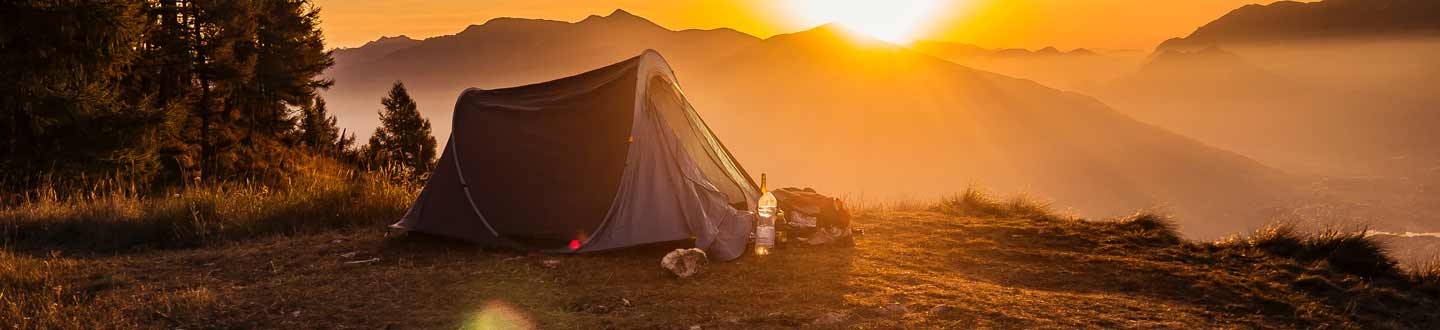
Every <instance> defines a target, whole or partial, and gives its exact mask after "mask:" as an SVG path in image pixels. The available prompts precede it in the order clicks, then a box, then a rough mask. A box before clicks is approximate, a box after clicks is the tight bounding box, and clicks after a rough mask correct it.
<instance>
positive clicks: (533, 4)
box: [317, 0, 1263, 50]
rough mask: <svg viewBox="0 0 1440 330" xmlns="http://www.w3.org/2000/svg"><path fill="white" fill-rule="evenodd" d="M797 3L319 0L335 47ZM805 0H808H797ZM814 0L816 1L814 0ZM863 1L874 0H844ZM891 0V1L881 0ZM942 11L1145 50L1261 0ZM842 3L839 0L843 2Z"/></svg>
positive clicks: (996, 43) (782, 12) (944, 2)
mask: <svg viewBox="0 0 1440 330" xmlns="http://www.w3.org/2000/svg"><path fill="white" fill-rule="evenodd" d="M789 2H791V1H788V0H787V1H766V0H694V1H654V0H618V1H602V0H563V1H562V0H491V1H464V0H435V1H418V0H406V1H385V0H318V1H317V3H318V4H319V5H320V6H321V8H322V9H323V12H324V15H325V19H324V22H323V25H322V27H323V29H324V31H325V34H326V38H327V40H326V41H327V43H328V44H329V45H330V46H331V47H355V46H360V45H362V44H364V43H365V42H368V41H371V40H375V39H377V38H379V37H381V36H396V35H407V36H410V37H412V38H416V39H423V38H426V37H432V36H438V35H446V34H453V33H456V32H459V31H460V30H463V29H464V28H465V27H466V26H469V25H471V24H478V23H480V22H484V21H487V20H489V19H492V18H496V17H506V16H508V17H525V18H541V19H552V20H560V21H577V20H580V19H582V18H584V17H586V16H588V15H604V14H605V13H608V12H610V11H611V10H614V9H615V8H625V9H626V10H627V11H630V12H632V13H635V14H636V15H639V16H642V17H645V18H648V19H650V20H652V21H654V22H656V23H658V24H660V25H662V26H665V27H668V28H671V29H675V30H683V29H692V28H694V29H712V28H720V27H727V28H732V29H735V30H737V31H740V32H744V33H747V34H750V35H754V36H757V37H761V38H766V37H770V36H773V35H776V34H783V33H790V32H796V31H800V30H804V29H808V28H810V27H813V26H814V25H817V24H818V23H817V22H815V21H814V20H812V19H809V18H807V17H799V16H798V15H794V14H793V12H792V11H791V10H789V9H788V8H787V6H789ZM800 2H805V1H800ZM809 2H814V1H809ZM842 2H846V3H864V2H872V1H842ZM878 2H885V1H878ZM935 2H938V3H939V5H938V6H937V7H938V8H943V10H942V11H941V12H938V13H935V14H934V16H935V17H933V18H931V20H932V21H933V22H932V24H927V26H926V27H925V28H924V29H922V30H920V31H916V32H917V35H915V36H913V37H912V38H911V39H917V40H918V39H927V40H946V41H957V42H965V43H972V44H977V45H980V46H985V47H992V48H1040V47H1045V46H1055V47H1060V48H1063V49H1070V48H1080V47H1092V48H1113V49H1144V50H1148V49H1150V48H1152V47H1154V46H1155V45H1156V44H1158V43H1159V42H1161V41H1164V40H1165V39H1168V38H1172V37H1176V36H1183V35H1186V34H1188V33H1190V31H1193V30H1194V29H1195V27H1197V26H1200V25H1201V24H1204V23H1205V22H1208V21H1210V20H1212V19H1214V18H1215V17H1218V16H1220V15H1224V14H1225V13H1226V12H1228V11H1230V10H1232V9H1235V8H1236V7H1239V6H1242V5H1245V4H1251V3H1263V1H1256V0H1183V1H1148V0H1091V1H1070V0H935ZM841 5H843V4H841Z"/></svg>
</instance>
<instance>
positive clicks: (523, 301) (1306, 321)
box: [0, 192, 1440, 329]
mask: <svg viewBox="0 0 1440 330" xmlns="http://www.w3.org/2000/svg"><path fill="white" fill-rule="evenodd" d="M283 194H284V193H280V195H283ZM171 198H175V197H171ZM180 198H184V197H183V196H182V197H180ZM162 199H169V198H162ZM241 201H245V200H244V199H241ZM350 205H370V203H364V202H361V203H356V204H350ZM400 211H401V210H399V209H390V210H388V211H383V212H389V213H390V214H388V216H392V217H394V216H399V212H400ZM0 214H4V216H3V218H0V219H3V220H4V221H5V224H6V225H7V227H10V226H14V225H16V224H17V223H24V222H27V221H34V219H30V218H19V217H17V216H16V214H25V212H24V211H17V210H16V209H9V210H6V212H4V213H0ZM222 214H223V212H222ZM376 216H377V217H379V216H380V215H379V214H378V213H377V215H376ZM52 220H53V219H50V220H45V221H52ZM290 220H291V222H292V223H308V222H312V221H318V220H306V219H304V218H293V219H290ZM368 221H369V220H366V221H361V222H355V223H349V224H348V225H343V226H341V228H344V229H335V230H313V231H310V230H307V231H278V232H272V233H268V234H267V233H261V232H258V231H250V232H248V233H252V234H254V235H256V236H254V237H255V238H251V239H242V238H243V237H240V236H239V235H238V234H237V236H231V237H229V238H230V239H227V240H211V241H205V242H204V243H199V244H193V245H190V246H192V247H191V248H181V249H150V248H136V249H130V250H114V249H110V250H105V251H108V252H105V253H94V252H98V251H96V250H85V249H84V248H81V247H83V246H82V245H70V244H62V245H61V247H67V248H69V249H68V250H65V251H66V252H47V250H49V249H46V248H41V247H40V246H39V245H42V243H41V242H36V241H28V240H18V241H16V240H12V239H10V238H7V243H17V242H18V243H25V244H21V245H23V246H26V248H7V249H6V250H5V251H4V252H3V253H0V324H6V325H11V326H12V327H13V328H17V329H141V328H144V329H152V328H184V329H233V328H286V329H341V328H365V329H374V328H383V329H456V328H460V329H497V328H502V329H503V328H504V327H501V326H505V325H530V326H534V327H539V328H549V329H569V328H592V329H593V328H617V329H636V328H638V329H676V328H680V329H685V328H693V326H699V327H700V328H701V329H756V328H760V329H764V328H796V327H806V328H819V329H828V328H836V329H838V328H860V329H872V328H971V329H1033V328H1054V329H1175V328H1194V329H1433V328H1435V327H1437V326H1440V316H1437V315H1435V314H1434V313H1433V311H1434V310H1436V308H1437V307H1440V286H1437V285H1440V277H1437V274H1436V272H1435V268H1433V267H1432V268H1431V270H1430V271H1429V272H1414V273H1407V272H1402V271H1400V270H1399V269H1397V268H1395V267H1394V264H1393V262H1391V261H1390V259H1388V258H1387V257H1386V256H1385V255H1384V254H1383V253H1381V250H1380V249H1378V246H1377V245H1375V244H1374V242H1372V241H1369V240H1367V239H1365V238H1364V237H1363V236H1359V235H1352V234H1346V233H1342V232H1333V233H1327V234H1322V235H1315V236H1305V235H1299V234H1297V233H1295V232H1293V231H1292V230H1288V229H1285V228H1277V229H1274V230H1268V231H1264V232H1262V233H1259V234H1257V235H1253V236H1250V237H1239V238H1234V239H1230V240H1226V241H1222V242H1212V243H1198V242H1187V241H1184V240H1181V239H1180V238H1178V237H1177V236H1176V234H1175V231H1174V228H1173V224H1172V223H1171V222H1170V221H1169V220H1168V219H1166V218H1164V217H1160V216H1156V215H1150V214H1142V215H1137V216H1134V217H1130V218H1127V219H1120V220H1114V221H1085V220H1079V219H1073V218H1069V217H1065V216H1058V215H1054V214H1052V213H1050V212H1049V210H1048V208H1047V207H1046V206H1045V205H1041V204H1037V203H1034V202H1030V201H1027V200H1024V199H1016V200H1010V201H1000V200H995V199H993V198H990V197H988V196H985V195H983V194H979V193H974V192H970V193H966V194H963V195H959V196H956V197H954V198H948V199H946V200H944V201H943V202H941V203H940V204H939V205H936V206H931V207H926V208H919V209H913V210H888V211H881V210H874V211H867V212H864V213H863V215H862V216H861V217H860V218H859V219H857V226H858V227H859V228H861V229H863V230H864V231H865V233H864V234H863V235H862V236H859V237H858V239H857V240H856V244H855V246H854V247H849V248H844V247H798V246H790V247H785V248H783V249H781V250H779V251H778V253H776V254H774V255H771V256H767V257H760V258H757V257H753V256H746V257H743V258H741V259H739V260H737V261H734V262H729V263H720V264H712V265H711V266H710V268H708V270H707V272H706V273H705V274H702V275H701V276H699V277H697V278H694V279H690V280H680V279H676V278H673V277H672V276H670V275H668V274H667V273H666V272H665V271H664V270H662V269H661V268H660V267H659V265H658V263H659V259H660V256H661V255H663V254H664V253H665V252H667V251H668V250H669V249H671V248H675V247H676V245H669V246H665V245H658V246H649V247H643V248H636V249H628V250H623V251H617V252H612V253H603V254H593V255H579V256H544V255H523V254H515V253H511V252H504V251H485V250H481V249H478V248H475V247H474V246H471V245H468V244H463V243H458V242H450V241H444V240H440V239H437V238H432V237H422V236H417V235H405V234H402V233H396V232H387V231H384V230H383V229H381V226H379V223H371V224H369V225H363V226H353V225H354V224H358V223H364V222H368ZM330 223H337V222H330ZM220 227H221V228H227V226H220ZM11 228H13V227H11ZM76 230H82V231H83V230H84V229H76ZM41 231H42V232H44V230H41ZM222 232H223V231H222ZM52 234H57V235H58V233H52ZM91 234H94V233H91ZM110 234H111V235H113V236H124V235H126V233H124V232H114V231H112V232H111V233H110ZM7 245H13V244H7ZM679 246H683V244H679ZM357 261H358V262H357Z"/></svg>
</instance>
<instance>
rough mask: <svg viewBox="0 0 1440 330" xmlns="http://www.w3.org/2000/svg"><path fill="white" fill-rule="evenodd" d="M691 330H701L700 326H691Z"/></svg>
mask: <svg viewBox="0 0 1440 330" xmlns="http://www.w3.org/2000/svg"><path fill="white" fill-rule="evenodd" d="M690 330H700V326H698V325H692V326H690Z"/></svg>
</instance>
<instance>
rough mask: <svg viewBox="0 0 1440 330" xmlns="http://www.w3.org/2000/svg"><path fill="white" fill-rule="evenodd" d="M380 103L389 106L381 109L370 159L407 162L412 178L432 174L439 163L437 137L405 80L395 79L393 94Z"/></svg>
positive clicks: (391, 90) (371, 138) (396, 162)
mask: <svg viewBox="0 0 1440 330" xmlns="http://www.w3.org/2000/svg"><path fill="white" fill-rule="evenodd" d="M380 103H381V104H382V105H384V107H385V108H384V109H382V110H380V127H377V128H375V134H374V135H371V136H370V144H369V145H367V146H366V150H367V157H368V158H369V161H370V162H371V163H372V164H377V165H388V164H394V165H400V166H404V167H405V168H406V169H408V170H409V171H410V173H411V176H410V179H412V180H422V179H424V178H426V177H428V175H429V173H430V170H431V169H432V167H433V166H434V164H435V137H434V136H431V135H430V121H429V120H426V119H425V118H424V117H421V115H420V111H419V110H418V109H416V105H415V100H414V99H411V98H410V94H409V93H408V92H406V91H405V84H404V83H401V82H398V81H397V82H395V86H394V87H391V88H390V95H388V96H386V97H385V98H383V99H381V100H380Z"/></svg>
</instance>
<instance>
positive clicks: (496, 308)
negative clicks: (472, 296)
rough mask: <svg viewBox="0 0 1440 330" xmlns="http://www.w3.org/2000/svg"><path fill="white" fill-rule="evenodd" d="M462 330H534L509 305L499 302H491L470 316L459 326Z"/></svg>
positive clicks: (518, 312) (522, 316)
mask: <svg viewBox="0 0 1440 330" xmlns="http://www.w3.org/2000/svg"><path fill="white" fill-rule="evenodd" d="M460 329H462V330H528V329H535V326H534V325H532V324H530V321H529V320H528V319H527V318H526V317H525V315H523V314H521V313H520V311H518V310H516V309H515V308H513V307H510V305H509V304H506V303H504V302H500V301H491V302H489V303H486V304H485V307H484V308H482V309H480V311H479V312H477V313H475V315H472V316H471V317H470V318H469V319H468V320H467V321H466V322H465V324H463V325H461V326H460Z"/></svg>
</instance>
